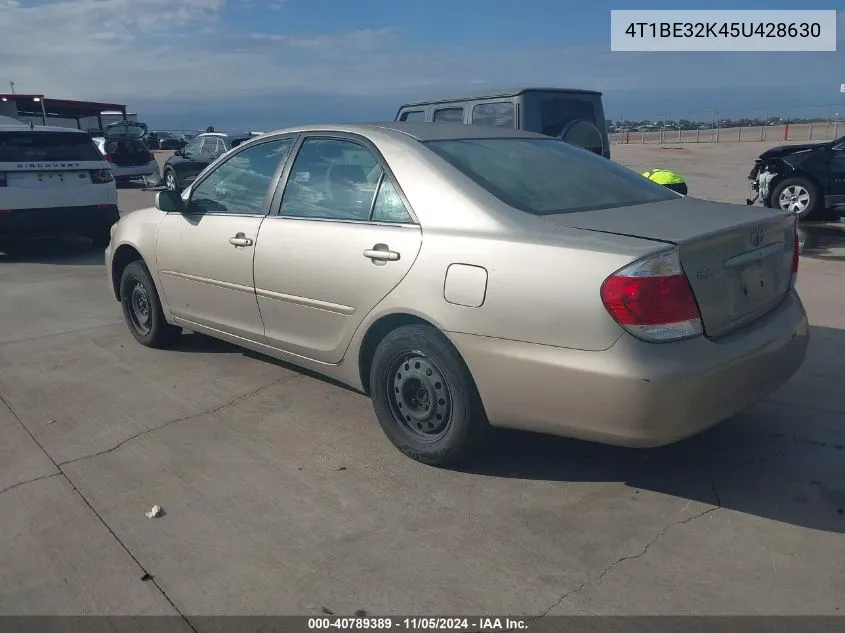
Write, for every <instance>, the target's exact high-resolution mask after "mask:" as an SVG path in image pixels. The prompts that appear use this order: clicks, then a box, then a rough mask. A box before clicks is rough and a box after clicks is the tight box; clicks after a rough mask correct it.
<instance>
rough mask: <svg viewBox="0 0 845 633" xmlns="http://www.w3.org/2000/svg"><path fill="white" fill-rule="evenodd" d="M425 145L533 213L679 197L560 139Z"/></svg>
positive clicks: (509, 139)
mask: <svg viewBox="0 0 845 633" xmlns="http://www.w3.org/2000/svg"><path fill="white" fill-rule="evenodd" d="M425 145H426V146H427V147H428V148H429V149H431V150H432V151H434V152H435V153H436V154H438V155H439V156H441V157H442V158H444V159H445V160H446V161H447V162H449V163H450V164H451V165H452V166H454V167H456V168H457V169H459V170H460V171H461V172H463V173H464V174H465V175H467V176H469V177H470V178H471V179H472V180H474V181H475V182H476V183H478V184H479V185H481V186H482V187H483V188H484V189H486V190H487V191H489V192H490V193H492V194H493V195H494V196H496V197H497V198H499V199H500V200H501V201H502V202H505V203H506V204H509V205H510V206H512V207H515V208H517V209H519V210H521V211H525V212H527V213H533V214H534V215H551V214H555V213H571V212H574V211H589V210H593V209H609V208H612V207H622V206H628V205H635V204H646V203H649V202H661V201H663V200H673V199H676V198H677V197H678V196H677V194H675V193H673V192H672V191H670V190H669V189H667V188H666V187H663V186H662V185H658V184H655V183H653V182H651V181H650V180H648V179H646V178H643V177H642V176H641V175H639V174H637V173H635V172H633V171H630V170H628V169H625V168H624V167H621V166H620V165H617V164H616V163H613V162H611V161H610V160H608V159H606V158H603V157H601V156H597V155H595V154H593V153H591V152H588V151H585V150H582V149H579V148H577V147H573V146H572V145H570V144H568V143H565V142H563V141H559V140H556V139H520V138H507V139H461V140H450V141H428V142H426V143H425Z"/></svg>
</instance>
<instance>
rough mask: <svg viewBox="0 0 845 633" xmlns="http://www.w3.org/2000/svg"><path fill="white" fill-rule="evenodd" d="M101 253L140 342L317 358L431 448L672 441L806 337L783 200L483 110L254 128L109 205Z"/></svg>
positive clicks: (416, 450)
mask: <svg viewBox="0 0 845 633" xmlns="http://www.w3.org/2000/svg"><path fill="white" fill-rule="evenodd" d="M106 269H107V271H108V275H109V281H110V283H111V286H112V289H113V292H114V296H115V297H116V298H117V300H118V301H119V302H120V303H121V305H122V307H123V314H124V316H125V319H126V323H127V325H128V327H129V330H130V332H131V333H132V335H133V336H134V337H135V338H136V339H137V340H138V342H140V343H141V344H143V345H147V346H150V347H166V346H172V345H174V344H175V343H177V342H178V337H179V334H180V333H181V332H182V330H183V329H186V330H190V331H195V332H201V333H204V334H207V335H210V336H213V337H218V338H220V339H224V340H227V341H230V342H232V343H235V344H237V345H241V346H243V347H246V348H250V349H252V350H255V351H258V352H262V353H264V354H267V355H269V356H272V357H276V358H279V359H282V360H285V361H288V362H291V363H293V364H296V365H299V366H301V367H304V368H307V369H309V370H312V371H315V372H319V373H321V374H324V375H326V376H328V377H330V378H333V379H335V380H338V381H341V382H343V383H345V384H347V385H350V386H352V387H354V388H356V389H359V390H361V391H363V392H365V393H367V394H369V395H370V397H371V398H372V401H373V405H374V408H375V413H376V417H377V418H378V421H379V423H380V424H381V426H382V428H383V430H384V432H385V434H386V435H387V437H388V438H389V439H390V440H391V441H392V442H393V443H394V444H395V445H396V446H397V447H398V448H399V449H400V450H401V451H402V452H404V453H405V454H407V455H409V456H410V457H412V458H414V459H417V460H419V461H421V462H424V463H428V464H435V465H445V464H449V463H453V462H455V461H457V460H459V459H461V458H464V457H467V456H468V455H469V454H470V453H471V452H472V451H473V450H474V449H476V448H477V447H478V446H479V445H480V443H481V442H482V441H483V439H484V437H485V434H486V432H487V431H488V430H489V428H490V427H510V428H520V429H529V430H532V431H540V432H545V433H551V434H556V435H564V436H570V437H577V438H583V439H588V440H593V441H598V442H604V443H609V444H618V445H624V446H638V447H651V446H659V445H663V444H668V443H671V442H675V441H677V440H680V439H682V438H685V437H688V436H690V435H693V434H695V433H697V432H699V431H702V430H703V429H706V428H708V427H710V426H712V425H714V424H716V423H718V422H720V421H722V420H725V419H727V418H729V417H730V416H732V415H733V414H735V413H737V412H738V411H740V410H742V409H743V408H745V407H746V406H748V405H749V404H751V403H753V402H755V401H757V400H759V399H760V398H762V397H764V396H766V395H767V394H769V393H771V392H772V391H774V390H775V389H777V388H778V387H779V386H780V385H782V384H783V383H784V382H786V381H787V380H788V379H789V378H790V377H791V376H792V375H793V374H794V373H795V372H796V371H797V370H798V368H799V367H800V366H801V364H802V362H803V360H804V357H805V353H806V349H807V344H808V341H809V327H808V323H807V316H806V313H805V311H804V307H803V305H802V304H801V300H800V299H799V297H798V294H797V293H796V290H795V280H796V275H797V271H798V243H797V240H796V222H795V216H794V215H791V214H789V213H788V212H781V211H778V210H772V209H766V208H755V207H749V206H746V205H730V204H721V203H716V202H706V201H703V200H697V199H694V198H689V197H684V196H681V195H679V194H677V193H675V192H673V191H670V190H669V189H667V188H666V187H662V186H660V185H658V184H655V183H652V182H650V181H648V180H646V179H645V178H643V177H642V176H640V175H639V174H638V173H635V172H632V171H630V170H628V169H625V168H623V167H621V166H619V165H617V164H615V163H613V162H611V161H609V160H607V159H605V158H602V157H600V156H596V155H595V154H592V153H590V152H587V151H585V150H581V149H579V148H576V147H574V146H572V145H569V144H567V143H565V142H563V141H559V140H556V139H552V138H548V137H545V136H540V135H537V134H531V133H526V132H518V131H515V130H506V129H501V128H495V127H481V126H472V125H461V124H454V125H453V124H436V123H435V124H431V123H429V124H425V123H421V124H413V123H386V124H371V125H332V126H322V127H321V126H309V127H297V128H291V129H286V130H280V131H277V132H273V133H269V134H266V135H264V136H260V137H257V138H254V139H252V140H250V141H247V142H246V143H244V144H242V145H240V146H238V147H237V148H236V149H233V150H231V151H229V152H227V153H226V154H224V155H223V156H221V157H220V158H219V159H217V160H216V161H215V162H214V163H212V164H211V165H209V166H208V167H207V168H206V169H205V170H204V171H203V172H202V173H201V174H200V175H199V177H197V179H196V180H195V181H194V182H193V183H192V184H191V186H190V187H189V188H188V189H186V190H185V191H184V192H182V193H181V195H180V194H178V193H176V192H172V191H162V192H160V193H158V194H157V197H156V206H155V208H149V209H143V210H140V211H136V212H133V213H131V214H128V215H127V216H125V217H123V218H122V219H121V220H120V221H119V222H118V223H117V224H116V225H115V226H114V228H113V232H112V239H111V243H110V245H109V247H108V249H107V250H106Z"/></svg>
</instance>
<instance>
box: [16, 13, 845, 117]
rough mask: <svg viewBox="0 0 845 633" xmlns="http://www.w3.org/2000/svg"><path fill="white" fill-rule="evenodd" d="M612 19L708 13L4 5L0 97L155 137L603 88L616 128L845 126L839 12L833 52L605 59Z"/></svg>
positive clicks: (844, 37) (844, 49)
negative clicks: (485, 97)
mask: <svg viewBox="0 0 845 633" xmlns="http://www.w3.org/2000/svg"><path fill="white" fill-rule="evenodd" d="M611 8H616V9H643V10H648V9H701V8H704V7H703V6H702V4H701V3H700V2H699V3H693V2H688V1H686V0H677V1H675V2H666V3H655V2H645V3H642V4H640V3H637V4H633V3H630V2H617V3H612V4H611V3H607V2H601V1H595V2H583V1H582V2H570V1H565V0H558V1H555V0H543V1H541V0H519V2H503V1H501V0H451V1H447V0H427V1H426V2H422V3H410V2H408V3H400V2H395V1H393V2H387V1H386V0H366V1H358V2H353V1H351V0H61V1H58V2H57V1H56V0H39V1H28V0H0V32H2V33H3V34H4V37H3V38H0V59H3V60H4V64H3V66H2V68H0V82H2V83H0V86H3V85H4V84H5V83H6V82H7V81H9V80H13V81H15V82H16V85H17V88H18V90H19V91H20V92H23V91H31V92H43V93H46V94H48V95H49V94H53V95H55V96H58V97H67V98H89V99H103V100H115V101H119V102H125V103H128V104H129V106H130V108H131V109H133V110H137V111H138V112H139V113H140V115H141V116H142V117H144V118H146V119H148V120H149V121H150V122H151V123H152V124H153V125H155V126H157V127H159V126H161V127H163V126H170V127H176V126H181V125H185V126H191V127H193V126H197V125H199V126H202V127H204V126H205V125H206V124H214V125H216V126H217V127H244V126H245V127H251V128H267V127H273V126H282V125H286V124H290V123H296V122H312V121H315V120H320V119H335V120H350V119H352V120H376V119H385V118H392V116H393V114H394V113H395V110H396V107H397V106H398V105H399V104H401V103H402V102H404V101H406V100H412V99H416V98H426V97H432V96H442V95H443V94H449V93H453V92H456V91H458V92H467V91H476V90H484V89H487V88H495V87H502V86H506V87H508V86H515V85H550V86H574V87H586V88H593V89H598V90H601V91H603V92H604V93H605V104H606V110H607V114H608V116H609V117H611V118H618V117H620V116H625V117H626V118H659V117H660V116H662V113H663V111H664V110H669V112H668V113H667V115H668V116H669V117H670V118H680V117H681V116H684V117H704V118H706V114H705V113H706V111H707V110H708V109H709V110H712V109H714V108H719V109H720V111H721V112H722V113H723V115H724V116H742V115H744V114H751V115H758V116H763V113H764V112H766V111H771V110H779V111H782V115H785V114H793V115H794V114H797V113H798V112H806V113H812V114H816V113H817V112H816V110H818V112H822V111H823V110H824V109H825V108H826V107H827V105H828V104H830V108H831V109H842V110H843V114H845V95H841V94H840V93H839V84H840V83H843V82H845V11H840V13H839V29H838V31H839V32H838V40H839V50H838V51H837V52H830V53H646V54H642V53H619V52H617V53H612V52H610V50H609V23H610V10H611ZM706 8H708V9H729V8H743V9H795V8H796V3H795V2H794V1H793V2H787V1H785V0H770V1H768V2H765V3H764V2H760V1H752V2H744V3H743V4H742V5H741V7H739V6H737V5H736V4H735V3H733V2H724V1H722V2H711V3H708V5H707V7H706ZM800 8H802V9H831V8H836V7H835V6H834V3H832V2H813V1H808V2H802V3H800ZM840 8H841V7H840ZM45 35H47V37H45ZM33 42H38V43H39V45H38V46H33V44H32V43H33ZM6 75H8V77H6ZM811 105H816V106H818V108H816V109H815V110H812V109H810V110H808V108H807V107H806V106H811ZM840 105H841V108H840ZM790 107H792V108H791V109H790Z"/></svg>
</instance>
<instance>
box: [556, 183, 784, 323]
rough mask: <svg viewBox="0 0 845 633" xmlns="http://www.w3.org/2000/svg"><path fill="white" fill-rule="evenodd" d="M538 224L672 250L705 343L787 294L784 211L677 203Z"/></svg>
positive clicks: (561, 216)
mask: <svg viewBox="0 0 845 633" xmlns="http://www.w3.org/2000/svg"><path fill="white" fill-rule="evenodd" d="M546 219H547V220H548V221H549V222H551V223H553V224H556V225H558V226H564V227H571V228H577V229H584V230H590V231H600V232H603V233H612V234H616V235H625V236H629V237H637V238H641V239H647V240H653V241H657V242H663V243H666V244H673V245H676V246H677V247H678V251H679V254H680V260H681V266H682V267H683V268H684V272H685V273H686V275H687V278H688V279H689V282H690V285H691V286H692V290H693V294H695V298H696V301H697V302H698V306H699V310H700V311H701V320H702V325H703V326H704V331H705V334H706V335H707V336H708V337H710V338H714V337H718V336H722V335H724V334H727V333H728V332H731V331H733V330H735V329H737V328H740V327H742V326H743V325H745V324H747V323H750V322H751V321H754V320H755V319H758V318H759V317H761V316H763V315H764V314H766V313H768V312H769V311H771V310H772V309H774V308H775V307H776V306H777V305H778V304H779V303H780V302H781V301H782V300H783V298H784V297H785V295H786V293H787V292H788V291H789V289H790V287H791V281H792V252H793V242H794V234H795V216H794V215H793V214H791V213H788V212H785V211H778V210H773V209H768V208H760V207H751V206H741V205H734V204H723V203H718V202H709V201H705V200H697V199H695V198H688V197H679V198H678V199H677V200H670V201H666V202H657V203H652V204H643V205H635V206H628V207H619V208H614V209H600V210H593V211H582V212H576V213H564V214H558V215H549V216H546Z"/></svg>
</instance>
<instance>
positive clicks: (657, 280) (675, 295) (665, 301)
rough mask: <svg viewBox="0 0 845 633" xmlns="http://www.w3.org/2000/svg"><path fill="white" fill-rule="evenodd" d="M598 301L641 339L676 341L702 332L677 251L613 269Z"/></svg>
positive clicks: (696, 308) (695, 305) (614, 317)
mask: <svg viewBox="0 0 845 633" xmlns="http://www.w3.org/2000/svg"><path fill="white" fill-rule="evenodd" d="M601 300H602V303H604V307H605V309H607V311H608V312H609V313H610V316H612V317H613V319H614V320H615V321H616V322H617V323H618V324H619V325H621V326H622V327H623V328H625V329H626V330H627V331H628V332H630V333H631V334H633V335H634V336H636V337H637V338H640V339H642V340H645V341H649V342H667V341H676V340H679V339H684V338H689V337H692V336H698V335H700V334H701V333H702V332H703V328H702V325H701V313H700V312H699V310H698V304H697V303H696V301H695V296H694V295H693V293H692V288H691V287H690V284H689V280H688V279H687V276H686V275H685V274H684V271H683V269H682V268H681V262H680V259H679V257H678V251H677V250H672V251H668V252H663V253H660V254H658V255H652V256H651V257H647V258H646V259H642V260H640V261H638V262H635V263H633V264H631V265H630V266H626V267H625V268H623V269H622V270H619V271H617V272H615V273H614V274H612V275H611V276H610V277H608V278H607V279H605V281H604V283H603V284H602V286H601Z"/></svg>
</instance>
